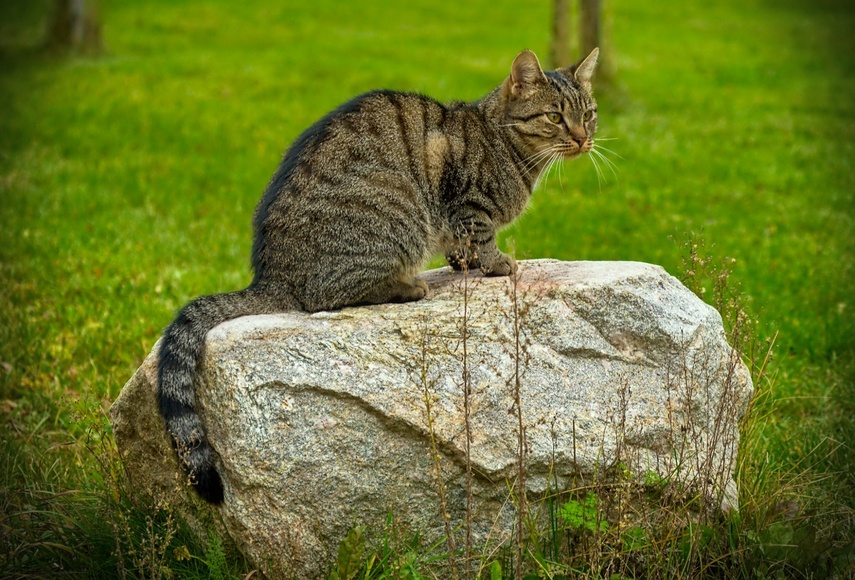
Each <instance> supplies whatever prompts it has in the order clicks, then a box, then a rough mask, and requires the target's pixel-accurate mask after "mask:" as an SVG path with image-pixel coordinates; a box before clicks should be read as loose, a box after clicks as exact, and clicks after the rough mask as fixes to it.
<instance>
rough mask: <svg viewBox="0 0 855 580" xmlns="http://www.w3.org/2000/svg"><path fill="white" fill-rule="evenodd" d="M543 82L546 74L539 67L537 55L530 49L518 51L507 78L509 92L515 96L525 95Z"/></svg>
mask: <svg viewBox="0 0 855 580" xmlns="http://www.w3.org/2000/svg"><path fill="white" fill-rule="evenodd" d="M543 82H546V75H545V74H543V69H541V68H540V62H539V61H538V60H537V56H536V55H535V54H534V53H533V52H532V51H530V50H524V51H522V52H521V53H519V54H518V55H517V57H516V58H515V59H514V64H512V65H511V76H510V77H508V80H507V83H508V87H507V90H508V91H509V92H510V94H511V95H512V96H513V97H516V98H520V97H525V96H527V95H528V94H529V93H530V92H531V91H532V89H534V88H535V86H536V85H538V84H539V83H543Z"/></svg>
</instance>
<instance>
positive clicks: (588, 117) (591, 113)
mask: <svg viewBox="0 0 855 580" xmlns="http://www.w3.org/2000/svg"><path fill="white" fill-rule="evenodd" d="M593 118H594V109H588V110H587V111H585V114H584V115H582V119H584V120H585V121H590V120H591V119H593Z"/></svg>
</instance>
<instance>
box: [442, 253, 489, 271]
mask: <svg viewBox="0 0 855 580" xmlns="http://www.w3.org/2000/svg"><path fill="white" fill-rule="evenodd" d="M445 259H446V261H447V262H448V265H449V266H451V267H452V268H453V269H454V271H455V272H462V271H463V269H464V268H466V270H468V271H470V272H471V271H472V270H477V269H479V268H480V267H481V261H480V260H479V259H478V258H477V257H472V258H469V259H468V260H467V259H466V257H465V256H464V255H463V252H460V251H457V250H455V251H454V252H449V253H447V254H446V255H445Z"/></svg>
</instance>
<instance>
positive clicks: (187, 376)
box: [157, 286, 293, 504]
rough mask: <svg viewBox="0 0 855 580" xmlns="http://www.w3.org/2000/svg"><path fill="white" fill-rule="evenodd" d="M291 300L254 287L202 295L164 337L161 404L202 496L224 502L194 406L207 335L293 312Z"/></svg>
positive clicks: (181, 457) (159, 388)
mask: <svg viewBox="0 0 855 580" xmlns="http://www.w3.org/2000/svg"><path fill="white" fill-rule="evenodd" d="M289 302H290V301H289V300H287V299H286V300H283V299H282V297H277V296H276V294H275V293H271V292H263V291H262V290H261V289H260V288H257V287H253V286H250V287H249V288H246V289H244V290H239V291H237V292H229V293H226V294H213V295H210V296H202V297H200V298H197V299H195V300H193V301H192V302H190V303H189V304H187V305H186V306H185V307H184V308H182V309H181V310H180V311H179V312H178V316H176V317H175V320H174V321H173V322H172V324H170V325H169V327H168V328H167V329H166V332H164V334H163V340H162V341H161V343H160V352H159V353H158V355H159V360H158V368H157V400H158V403H159V404H160V412H161V414H162V415H163V418H164V420H165V422H166V430H167V431H168V432H169V434H170V436H171V437H172V442H173V446H174V447H175V449H176V451H177V452H178V458H179V461H180V463H181V466H182V467H183V468H184V471H185V472H186V473H187V475H188V476H189V477H190V482H191V484H192V485H193V487H194V488H196V491H197V492H199V495H200V496H202V498H204V499H205V500H206V501H208V502H210V503H214V504H218V503H222V501H223V482H222V479H221V478H220V474H219V473H218V472H217V470H216V467H215V466H214V452H213V450H212V449H211V447H210V446H209V444H208V440H207V437H206V435H205V428H204V426H203V425H202V421H201V419H200V417H199V412H198V408H197V405H196V391H195V387H194V385H195V381H196V374H197V369H198V366H199V361H200V360H201V358H202V353H203V349H204V345H205V336H206V335H207V334H208V331H209V330H211V329H212V328H214V327H215V326H217V325H218V324H221V323H223V322H226V321H227V320H232V319H234V318H238V317H240V316H247V315H250V314H268V313H273V312H281V311H283V310H290V309H293V306H292V305H291V304H289Z"/></svg>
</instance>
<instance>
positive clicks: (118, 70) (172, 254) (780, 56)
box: [0, 0, 855, 577]
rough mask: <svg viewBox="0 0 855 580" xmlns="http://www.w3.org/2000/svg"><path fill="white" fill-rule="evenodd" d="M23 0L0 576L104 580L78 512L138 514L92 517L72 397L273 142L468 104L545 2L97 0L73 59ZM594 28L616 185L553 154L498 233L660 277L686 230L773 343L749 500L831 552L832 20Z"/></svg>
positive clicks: (14, 114) (103, 562) (839, 394)
mask: <svg viewBox="0 0 855 580" xmlns="http://www.w3.org/2000/svg"><path fill="white" fill-rule="evenodd" d="M49 4H50V3H49V2H48V1H47V0H41V1H38V2H30V1H27V0H10V1H7V2H4V3H2V4H0V111H2V113H0V363H2V368H0V412H2V417H0V418H2V424H3V425H4V427H3V428H2V433H3V439H2V441H3V443H2V444H3V456H2V463H3V464H2V465H0V467H2V468H3V469H0V471H2V472H3V475H0V489H2V492H3V498H2V502H3V505H2V506H0V507H2V508H3V509H0V524H2V525H3V526H4V529H7V530H8V529H9V528H7V527H6V526H11V528H14V529H15V530H16V532H15V533H14V534H11V535H9V534H7V532H2V533H3V534H4V535H2V536H0V546H2V549H3V551H4V552H5V554H0V572H9V571H12V572H14V573H17V574H24V573H26V572H32V573H35V574H47V573H50V572H56V571H57V570H56V569H55V568H52V565H53V564H54V563H56V562H59V563H60V564H61V566H62V567H63V569H64V570H66V571H69V572H72V573H77V574H84V573H86V574H92V575H101V576H102V577H112V576H115V574H116V569H117V568H116V565H117V564H116V563H117V562H118V561H119V558H118V557H117V555H116V554H115V546H114V544H115V538H114V537H113V536H114V529H113V528H112V527H111V526H110V525H109V521H111V520H110V518H105V517H104V514H105V513H106V512H110V511H112V513H113V514H127V513H131V514H133V517H132V518H131V519H132V520H133V521H136V522H144V521H145V518H146V517H151V518H153V517H156V516H157V517H160V516H158V514H156V513H154V512H152V513H149V514H146V513H144V512H143V513H137V512H134V511H133V510H134V509H135V508H131V507H127V506H125V507H122V504H121V502H119V503H114V504H111V503H109V502H106V503H105V500H104V497H106V496H108V495H109V493H108V491H109V490H111V489H113V488H112V487H111V485H110V484H109V481H107V480H105V475H104V469H102V468H99V467H98V461H97V457H99V454H98V453H93V452H91V451H90V450H91V449H92V448H93V447H99V446H100V445H102V444H103V445H107V446H109V442H110V437H109V432H108V431H107V432H105V429H104V420H103V417H101V416H99V415H98V410H99V409H100V408H102V407H106V406H107V405H109V403H110V401H112V400H113V399H114V398H115V397H116V396H117V395H118V393H119V391H120V390H121V387H122V385H123V384H124V382H125V381H126V380H127V379H128V378H129V377H130V375H131V374H132V372H133V371H134V369H135V368H136V367H137V366H138V365H139V363H140V362H141V361H142V359H143V358H144V356H145V355H146V354H147V353H148V351H149V350H150V348H151V346H152V345H153V344H154V341H155V340H156V339H157V337H158V335H159V333H160V332H161V330H162V329H163V328H164V327H165V325H166V324H168V322H169V321H170V319H171V317H172V316H173V314H174V312H175V310H176V309H177V308H179V307H180V306H181V305H182V304H183V303H185V302H186V301H187V300H189V299H190V298H192V297H194V296H197V295H200V294H205V293H211V292H220V291H225V290H231V289H236V288H239V287H242V286H243V285H245V284H246V283H247V282H248V281H249V277H250V275H249V271H248V255H249V248H250V241H251V240H250V236H251V230H250V219H251V215H252V210H253V208H254V205H255V202H256V201H257V199H258V197H259V196H260V194H261V191H262V190H263V188H264V186H265V184H266V182H267V180H268V179H269V177H270V175H271V174H272V172H273V170H274V169H275V167H276V164H277V163H278V160H279V157H280V155H281V154H282V152H283V151H284V149H285V147H286V146H287V145H288V144H289V143H290V141H291V140H292V139H293V138H294V137H295V136H296V135H298V134H299V132H300V131H301V130H302V129H304V128H305V127H307V126H308V125H309V124H310V123H311V122H313V121H314V120H315V119H317V118H319V117H320V116H322V115H323V114H324V113H325V112H327V111H328V110H330V109H331V108H333V107H334V106H336V105H337V104H339V103H341V102H342V101H344V100H346V99H348V98H350V97H351V96H353V95H355V94H357V93H359V92H362V91H365V90H369V89H371V88H378V87H388V88H396V89H402V90H414V91H420V92H424V93H427V94H430V95H432V96H435V97H437V98H439V99H442V100H450V99H475V98H478V97H480V96H481V95H482V94H484V93H485V92H486V91H488V90H489V89H491V88H492V87H493V86H494V85H495V84H497V83H498V82H499V81H500V80H501V79H502V78H503V76H504V75H505V74H507V70H508V67H509V65H510V62H511V60H512V59H513V57H514V55H515V54H516V53H517V51H519V50H520V49H522V48H526V47H528V48H532V49H534V50H535V51H536V52H538V54H540V55H542V56H543V57H544V58H545V55H546V54H548V50H547V48H548V42H549V30H550V3H549V2H545V1H541V2H538V3H532V4H531V5H528V4H527V5H525V6H524V7H523V6H522V5H520V3H518V2H517V3H515V2H510V1H509V0H498V1H494V2H486V1H476V2H465V3H451V2H445V3H435V2H427V1H426V0H421V1H417V2H408V3H405V4H404V3H400V5H399V4H398V3H390V2H359V3H340V2H333V1H331V0H316V1H314V2H306V3H303V2H285V3H275V2H239V3H230V2H207V3H206V2H198V1H189V0H188V1H182V2H165V1H157V2H150V3H145V4H141V3H137V2H131V1H126V0H114V1H110V2H106V1H105V2H103V5H102V10H101V12H102V15H103V20H104V39H105V45H106V47H107V50H106V53H105V54H103V55H100V56H97V57H84V56H59V55H55V54H54V55H51V54H45V53H43V52H42V51H40V50H39V49H38V44H39V42H40V35H41V31H42V30H43V28H44V22H45V18H46V14H47V12H48V7H49ZM609 16H610V19H611V22H612V27H611V34H610V48H611V49H612V54H613V55H614V59H615V60H614V63H615V67H616V79H617V80H616V84H615V86H613V87H611V88H610V89H608V90H603V91H601V92H600V95H599V102H600V134H599V136H601V137H604V138H605V137H608V138H615V139H616V140H614V141H604V142H603V143H604V144H605V145H606V146H607V147H609V148H610V149H614V150H615V151H617V152H618V153H619V154H620V155H621V157H622V158H621V159H617V158H615V161H616V163H617V165H618V168H619V172H618V174H617V176H616V177H614V176H612V175H611V174H610V173H607V174H606V177H607V179H606V180H605V181H604V182H602V183H600V182H599V180H598V177H597V175H596V173H595V171H594V169H593V166H592V165H591V164H590V163H589V162H588V161H587V160H580V161H576V162H573V163H567V164H565V165H564V166H563V167H562V169H561V172H560V174H558V173H556V174H555V175H554V176H553V177H552V179H550V180H549V181H548V182H547V183H546V184H545V186H544V187H543V188H542V189H541V190H539V191H538V192H537V194H536V195H535V196H534V200H533V203H532V205H531V208H530V210H529V211H528V212H527V213H526V215H525V216H523V217H522V218H521V219H520V220H519V221H518V222H517V223H516V224H515V225H514V226H512V227H511V228H509V229H508V230H507V231H506V232H505V234H504V238H505V239H504V242H505V243H506V244H511V243H512V244H513V246H514V248H515V252H516V254H517V256H518V257H555V258H561V259H568V260H642V261H647V262H654V263H659V264H662V265H663V266H665V268H666V269H668V270H669V271H670V272H672V273H675V274H679V273H680V268H681V266H680V264H681V261H680V260H681V253H682V245H681V244H680V243H679V242H680V241H681V240H683V239H685V238H686V237H687V236H690V235H693V236H694V237H695V238H698V237H702V238H703V239H705V240H706V242H707V245H708V246H710V247H711V248H710V249H709V252H710V253H711V254H712V255H715V256H718V257H721V258H724V257H731V258H735V259H736V262H735V266H734V273H733V276H732V280H735V281H736V282H737V283H738V284H739V286H740V288H741V290H742V292H743V293H744V295H745V297H746V300H747V307H748V310H749V312H750V314H751V315H752V317H756V318H757V319H759V320H760V323H759V325H758V328H759V332H760V334H761V338H768V337H772V336H773V335H777V346H776V350H775V352H776V356H775V358H774V360H773V362H772V364H771V366H770V371H771V373H770V376H772V377H774V381H773V382H770V383H768V384H764V385H758V386H759V387H760V388H761V389H763V390H766V391H769V390H771V392H768V393H767V395H766V396H765V397H764V400H763V402H762V405H761V406H762V411H763V412H762V417H763V418H762V420H758V422H757V423H756V424H755V425H754V427H755V429H754V431H752V435H751V436H752V445H751V446H750V447H749V449H750V450H752V451H751V452H752V454H753V457H751V458H750V459H751V461H752V462H753V463H754V464H757V465H760V464H762V465H765V466H766V467H763V472H762V473H763V474H765V475H763V476H762V478H761V479H762V483H763V485H762V486H761V488H760V489H759V491H758V492H757V494H758V495H759V496H760V498H759V499H762V498H763V497H767V498H771V499H776V498H778V499H779V498H782V497H783V498H787V499H792V498H791V497H790V496H789V495H786V494H787V493H789V492H787V491H786V490H788V489H797V490H798V493H797V494H796V493H795V492H793V493H794V494H795V495H794V496H793V497H794V498H795V499H794V501H797V502H798V503H800V504H803V505H801V507H802V508H803V511H804V512H809V513H807V515H806V516H805V517H808V516H809V517H811V518H813V520H812V523H811V525H812V526H813V527H814V528H816V529H820V530H821V532H822V533H823V534H826V535H827V536H828V537H829V538H832V539H833V541H834V543H835V544H834V545H836V546H845V545H846V543H847V542H852V541H855V534H853V530H852V528H851V526H852V521H853V515H852V514H853V510H855V474H853V469H852V466H853V465H855V450H853V449H855V448H853V445H855V426H854V425H855V422H853V421H852V417H853V414H855V395H854V394H853V369H855V363H853V359H855V322H853V320H855V316H853V309H855V303H853V295H854V294H853V290H855V284H853V282H855V267H854V265H855V247H853V246H855V225H853V209H855V203H853V197H855V171H853V169H852V161H853V159H855V99H853V95H855V56H853V55H855V36H853V35H852V34H851V30H853V28H854V27H855V11H853V10H851V9H850V8H849V7H848V6H847V5H846V3H845V2H843V1H839V2H835V1H833V0H819V1H816V2H812V3H807V2H797V1H796V0H784V1H783V2H772V1H771V0H742V1H739V2H737V1H736V0H727V1H723V2H718V3H712V5H706V4H704V5H701V3H698V5H697V6H694V4H693V3H690V4H689V5H687V4H686V3H685V2H681V1H678V0H668V1H666V2H656V3H649V2H648V3H644V2H627V1H620V2H614V3H609ZM675 240H676V241H675ZM102 436H103V439H102ZM766 457H768V459H766ZM764 462H765V463H764ZM755 468H756V469H758V470H759V469H760V468H759V467H755ZM753 469H754V468H753ZM107 479H109V478H107ZM794 481H798V482H803V484H802V483H800V484H799V485H800V487H799V486H794V484H793V482H794ZM776 489H782V490H785V491H781V492H776ZM748 499H752V498H748ZM754 499H758V498H754ZM37 500H38V501H37ZM117 501H118V500H117ZM758 501H759V500H758ZM39 502H41V503H39ZM105 510H106V512H105ZM114 519H115V518H114ZM755 525H756V527H757V528H758V529H759V528H760V527H762V526H763V525H766V524H763V523H762V522H756V524H755ZM823 526H825V527H823ZM158 529H163V527H162V526H161V527H160V528H158ZM144 536H145V532H144V530H143V531H141V532H139V537H144ZM188 541H189V540H188ZM173 543H174V545H175V546H176V547H177V546H179V545H180V543H175V542H173ZM194 549H195V550H196V552H195V553H196V554H197V555H199V556H200V557H201V556H202V555H203V554H204V551H205V550H206V549H208V548H207V547H205V546H201V547H199V546H196V547H195V548H194ZM10 554H14V558H13V557H11V556H10ZM128 561H130V560H128ZM171 562H172V563H171V564H170V565H172V566H180V565H186V566H188V568H187V570H188V571H187V573H188V574H189V573H191V572H192V571H193V570H196V568H192V567H191V565H190V564H192V563H193V562H196V561H193V560H191V561H190V564H188V563H186V562H185V563H184V564H179V563H176V562H175V561H174V559H173V560H171ZM197 563H198V562H197ZM237 565H239V564H237ZM111 566H112V568H111ZM176 569H179V568H176ZM199 570H202V572H198V574H199V575H201V576H203V577H204V576H205V574H204V570H205V569H204V568H199ZM129 573H130V572H129ZM194 573H195V572H194ZM850 573H855V572H852V570H851V569H850ZM138 574H139V575H142V574H141V573H138ZM0 575H2V574H0Z"/></svg>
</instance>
